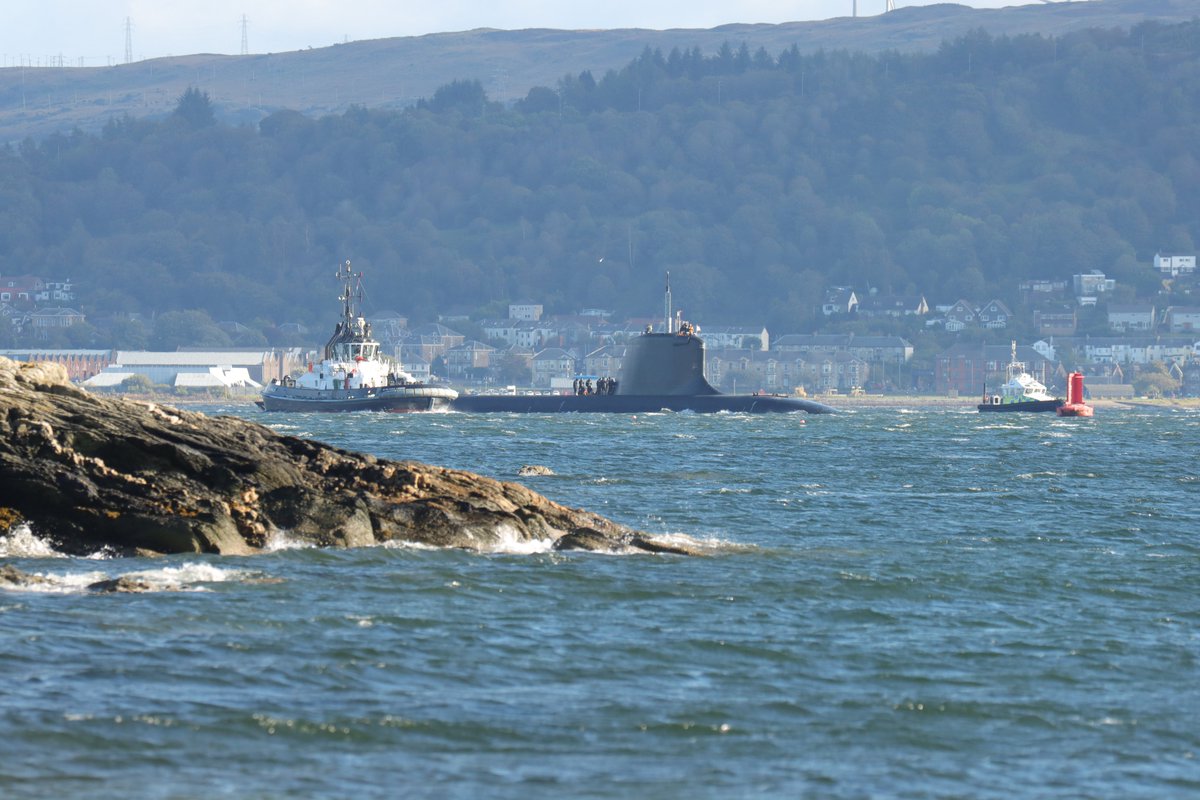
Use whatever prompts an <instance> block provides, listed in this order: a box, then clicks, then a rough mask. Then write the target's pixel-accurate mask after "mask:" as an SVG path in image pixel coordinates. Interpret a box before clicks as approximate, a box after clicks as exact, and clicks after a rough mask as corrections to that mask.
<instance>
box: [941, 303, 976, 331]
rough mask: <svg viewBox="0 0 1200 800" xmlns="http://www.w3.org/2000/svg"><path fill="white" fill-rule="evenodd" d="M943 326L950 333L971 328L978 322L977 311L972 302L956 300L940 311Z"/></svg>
mask: <svg viewBox="0 0 1200 800" xmlns="http://www.w3.org/2000/svg"><path fill="white" fill-rule="evenodd" d="M942 319H943V320H945V322H944V324H943V326H944V327H945V329H946V330H948V331H950V332H951V333H957V332H958V331H961V330H965V329H966V328H973V327H975V326H976V325H977V324H978V323H979V312H978V311H977V310H976V308H975V305H974V304H973V303H969V302H967V301H966V300H958V301H957V302H955V303H954V304H953V305H951V306H950V307H949V308H946V309H945V310H944V311H943V312H942Z"/></svg>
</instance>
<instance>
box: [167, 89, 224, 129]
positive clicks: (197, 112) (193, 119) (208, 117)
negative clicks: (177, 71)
mask: <svg viewBox="0 0 1200 800" xmlns="http://www.w3.org/2000/svg"><path fill="white" fill-rule="evenodd" d="M174 115H175V117H177V118H178V119H181V120H183V121H184V122H186V123H187V124H188V125H189V126H191V127H192V128H205V127H208V126H209V125H215V124H216V122H217V118H216V115H215V114H214V113H213V106H212V101H211V100H209V97H208V92H202V91H200V90H199V89H197V88H195V87H193V86H189V87H188V88H187V89H185V90H184V92H183V94H181V95H180V96H179V103H178V104H177V105H176V106H175V112H174Z"/></svg>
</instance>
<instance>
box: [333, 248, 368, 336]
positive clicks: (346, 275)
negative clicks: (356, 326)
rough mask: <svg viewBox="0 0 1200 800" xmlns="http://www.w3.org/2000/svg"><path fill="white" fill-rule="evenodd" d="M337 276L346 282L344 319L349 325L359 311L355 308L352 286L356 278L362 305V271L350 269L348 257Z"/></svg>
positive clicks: (343, 303) (343, 298)
mask: <svg viewBox="0 0 1200 800" xmlns="http://www.w3.org/2000/svg"><path fill="white" fill-rule="evenodd" d="M336 277H337V279H338V280H340V281H342V283H343V284H345V286H344V288H343V289H342V297H341V300H342V319H343V320H345V322H346V323H347V325H348V324H349V323H350V321H351V320H353V319H354V318H355V317H356V316H357V313H356V312H355V310H354V292H353V290H352V289H351V288H350V287H351V285H352V284H353V283H354V281H355V280H357V281H358V304H359V305H360V306H361V305H362V299H363V298H362V273H361V272H352V271H351V270H350V259H346V261H345V263H343V264H342V265H341V266H340V267H339V268H338V272H337V275H336Z"/></svg>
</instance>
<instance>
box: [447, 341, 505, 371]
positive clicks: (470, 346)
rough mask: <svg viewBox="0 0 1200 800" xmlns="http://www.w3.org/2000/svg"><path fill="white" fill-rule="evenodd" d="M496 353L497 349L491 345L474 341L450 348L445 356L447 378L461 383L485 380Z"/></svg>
mask: <svg viewBox="0 0 1200 800" xmlns="http://www.w3.org/2000/svg"><path fill="white" fill-rule="evenodd" d="M495 352H496V348H494V347H492V346H491V345H490V344H484V343H483V342H478V341H475V340H474V339H472V340H471V341H469V342H464V343H462V344H460V345H459V346H458V347H452V348H450V349H449V350H447V351H446V352H445V354H444V356H443V357H444V358H445V361H446V377H448V378H450V379H451V380H460V381H481V380H483V378H484V377H485V375H484V373H486V372H487V369H488V367H490V366H491V363H492V354H493V353H495Z"/></svg>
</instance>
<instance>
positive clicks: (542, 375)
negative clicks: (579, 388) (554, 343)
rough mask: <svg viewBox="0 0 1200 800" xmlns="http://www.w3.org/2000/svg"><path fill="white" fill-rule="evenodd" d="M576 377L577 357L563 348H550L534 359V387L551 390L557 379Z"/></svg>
mask: <svg viewBox="0 0 1200 800" xmlns="http://www.w3.org/2000/svg"><path fill="white" fill-rule="evenodd" d="M574 375H575V357H574V356H572V355H571V354H570V353H568V352H567V351H566V350H563V349H562V348H561V347H549V348H546V349H545V350H542V351H541V352H540V353H538V354H537V355H535V356H534V357H533V385H534V386H537V387H540V388H543V389H549V388H550V387H551V385H552V383H553V381H554V379H555V378H572V377H574Z"/></svg>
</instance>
